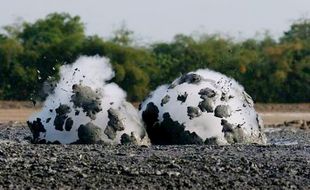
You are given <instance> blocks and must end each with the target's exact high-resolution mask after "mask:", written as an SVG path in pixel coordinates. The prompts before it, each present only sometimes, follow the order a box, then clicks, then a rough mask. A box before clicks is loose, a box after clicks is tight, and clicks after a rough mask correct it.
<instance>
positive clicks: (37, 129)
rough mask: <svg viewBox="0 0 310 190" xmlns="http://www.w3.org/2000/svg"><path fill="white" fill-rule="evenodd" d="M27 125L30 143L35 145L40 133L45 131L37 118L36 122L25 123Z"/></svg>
mask: <svg viewBox="0 0 310 190" xmlns="http://www.w3.org/2000/svg"><path fill="white" fill-rule="evenodd" d="M27 125H28V127H29V129H30V131H31V133H32V136H33V138H32V141H33V143H37V142H38V139H39V137H40V133H41V132H42V133H45V132H46V130H45V128H44V126H43V124H42V122H41V119H40V118H37V120H35V121H33V122H30V121H27Z"/></svg>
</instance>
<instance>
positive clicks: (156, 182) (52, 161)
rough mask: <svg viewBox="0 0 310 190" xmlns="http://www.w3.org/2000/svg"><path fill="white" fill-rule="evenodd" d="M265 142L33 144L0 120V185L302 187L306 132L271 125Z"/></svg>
mask: <svg viewBox="0 0 310 190" xmlns="http://www.w3.org/2000/svg"><path fill="white" fill-rule="evenodd" d="M266 132H267V133H266V134H267V137H268V143H269V145H267V146H260V145H233V146H197V145H189V146H151V147H138V146H107V145H33V144H30V143H29V141H28V138H27V137H28V136H30V132H29V130H28V128H27V127H25V126H24V125H21V124H16V123H15V124H14V123H6V124H2V125H0V189H2V188H4V189H7V188H11V189H21V188H25V189H27V188H35V189H36V188H43V189H46V188H51V189H54V188H56V189H59V188H63V189H88V188H90V189H96V188H99V189H251V188H260V189H266V188H272V189H309V188H310V180H309V179H310V130H309V129H306V130H305V129H304V130H302V129H299V128H290V127H283V128H271V129H267V130H266Z"/></svg>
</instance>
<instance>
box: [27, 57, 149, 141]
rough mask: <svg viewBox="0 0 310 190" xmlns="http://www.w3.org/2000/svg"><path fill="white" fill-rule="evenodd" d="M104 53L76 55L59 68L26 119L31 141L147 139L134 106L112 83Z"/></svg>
mask: <svg viewBox="0 0 310 190" xmlns="http://www.w3.org/2000/svg"><path fill="white" fill-rule="evenodd" d="M113 77H114V72H113V71H112V68H111V65H110V64H109V61H108V60H107V59H106V58H102V57H98V56H94V57H85V56H84V57H80V58H79V59H78V60H77V61H76V62H75V63H73V64H71V65H64V66H62V67H61V68H60V81H59V82H58V83H57V85H54V86H55V88H54V89H53V90H52V91H50V92H49V95H48V97H47V99H46V101H45V102H44V106H43V108H42V110H41V111H40V112H39V113H36V114H34V115H33V116H32V117H31V118H30V119H29V121H28V122H27V123H28V126H29V128H30V130H31V132H32V134H33V139H32V141H33V142H34V143H61V144H76V143H78V144H93V143H107V144H121V143H123V144H148V143H149V140H148V137H147V134H146V131H145V128H144V127H143V124H142V122H141V120H140V118H139V115H138V112H137V110H136V109H135V108H134V107H133V106H132V105H131V104H130V103H128V102H126V100H125V98H126V93H125V92H124V91H123V90H122V89H120V88H119V87H118V86H117V85H116V84H115V83H106V81H108V80H110V79H112V78H113Z"/></svg>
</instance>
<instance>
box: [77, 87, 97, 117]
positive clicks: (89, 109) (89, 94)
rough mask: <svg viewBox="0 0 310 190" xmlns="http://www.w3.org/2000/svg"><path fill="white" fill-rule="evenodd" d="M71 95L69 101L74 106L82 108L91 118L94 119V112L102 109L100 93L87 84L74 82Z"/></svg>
mask: <svg viewBox="0 0 310 190" xmlns="http://www.w3.org/2000/svg"><path fill="white" fill-rule="evenodd" d="M72 90H73V95H72V96H71V101H72V102H73V104H74V106H75V107H79V108H82V109H83V112H85V113H86V115H87V116H89V117H90V118H91V119H92V120H95V119H96V114H97V113H99V112H100V111H102V107H101V100H100V99H101V95H100V94H99V93H98V92H96V91H94V90H92V89H91V88H90V87H89V86H83V85H79V84H74V85H73V86H72Z"/></svg>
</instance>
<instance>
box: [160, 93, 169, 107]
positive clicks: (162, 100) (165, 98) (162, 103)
mask: <svg viewBox="0 0 310 190" xmlns="http://www.w3.org/2000/svg"><path fill="white" fill-rule="evenodd" d="M169 100H170V96H169V95H166V96H165V97H163V99H161V103H160V105H161V106H164V104H166V103H168V102H169Z"/></svg>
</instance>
